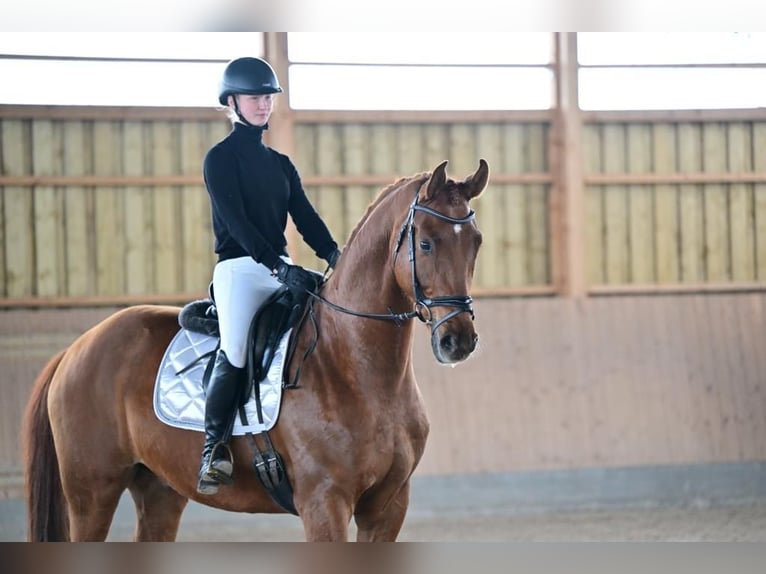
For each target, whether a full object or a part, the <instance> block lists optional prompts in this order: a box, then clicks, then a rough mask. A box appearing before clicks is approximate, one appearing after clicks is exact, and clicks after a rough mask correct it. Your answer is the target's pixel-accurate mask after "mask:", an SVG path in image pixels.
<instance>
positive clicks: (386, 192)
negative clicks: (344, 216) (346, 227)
mask: <svg viewBox="0 0 766 574" xmlns="http://www.w3.org/2000/svg"><path fill="white" fill-rule="evenodd" d="M430 176H431V173H430V172H422V173H417V174H415V175H410V176H407V177H400V178H399V179H397V180H396V181H395V182H394V183H390V184H388V185H387V186H386V187H384V188H383V189H382V190H381V191H380V193H378V195H377V196H376V197H375V199H373V200H372V201H371V202H370V205H368V206H367V209H366V210H365V212H364V215H363V216H362V218H361V219H360V220H359V222H358V223H357V224H356V227H354V229H353V230H352V231H351V234H350V235H349V236H348V241H346V245H350V244H351V242H352V241H353V240H354V238H355V237H356V235H357V233H358V232H359V230H360V229H361V228H362V226H363V225H364V223H365V222H366V221H367V219H369V217H370V214H371V213H372V212H373V211H374V210H375V208H376V207H378V205H380V204H381V203H382V202H383V201H384V200H385V199H386V198H387V197H389V196H390V195H393V193H394V191H396V190H398V189H401V188H403V187H405V186H406V184H408V183H410V182H412V181H415V180H420V179H422V180H425V179H426V178H428V177H430Z"/></svg>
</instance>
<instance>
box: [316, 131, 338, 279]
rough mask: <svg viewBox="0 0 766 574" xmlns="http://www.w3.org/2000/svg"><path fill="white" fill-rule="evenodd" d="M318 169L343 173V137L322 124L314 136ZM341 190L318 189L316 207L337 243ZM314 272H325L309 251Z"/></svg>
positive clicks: (327, 187) (333, 187)
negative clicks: (315, 138) (315, 270)
mask: <svg viewBox="0 0 766 574" xmlns="http://www.w3.org/2000/svg"><path fill="white" fill-rule="evenodd" d="M317 147H318V149H317V167H318V169H319V173H320V174H337V173H343V134H342V132H341V130H340V126H337V125H330V124H324V125H320V126H319V131H318V134H317ZM344 195H345V193H344V188H343V187H341V186H338V185H325V186H321V187H320V188H319V192H318V197H317V203H316V205H315V207H316V209H317V211H318V212H319V215H320V216H321V217H322V219H324V221H325V223H326V224H327V227H328V228H329V229H330V232H331V233H332V234H333V237H335V238H336V241H339V242H342V241H343V237H344V234H343V229H344V221H343V213H344V211H345V207H344V203H345V198H344ZM311 257H312V263H311V267H313V268H314V269H317V270H319V269H322V270H323V269H324V268H325V267H326V266H327V263H326V262H325V261H322V260H321V259H319V258H317V257H316V255H315V254H314V252H313V249H311Z"/></svg>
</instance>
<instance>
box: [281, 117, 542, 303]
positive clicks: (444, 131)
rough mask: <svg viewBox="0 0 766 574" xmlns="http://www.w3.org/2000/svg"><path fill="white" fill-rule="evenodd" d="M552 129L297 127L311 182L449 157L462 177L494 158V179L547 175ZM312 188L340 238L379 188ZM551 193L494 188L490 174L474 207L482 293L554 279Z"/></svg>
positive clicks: (391, 171) (524, 186)
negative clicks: (479, 242) (481, 237)
mask: <svg viewBox="0 0 766 574" xmlns="http://www.w3.org/2000/svg"><path fill="white" fill-rule="evenodd" d="M547 130H548V127H547V126H546V125H545V124H541V123H495V124H475V123H455V124H447V123H442V124H399V125H397V124H391V123H370V124H353V123H352V124H346V125H333V124H302V125H299V126H297V129H296V152H297V153H296V162H297V164H298V167H299V169H300V171H301V174H302V175H303V177H304V179H305V180H306V181H307V182H311V181H312V179H314V177H315V176H318V177H321V176H336V175H346V176H364V175H368V174H369V175H373V176H376V175H378V176H383V177H386V178H388V179H390V180H391V181H393V180H394V179H395V178H396V177H398V176H396V175H395V174H400V176H405V175H412V174H415V173H418V172H422V171H430V170H432V169H434V168H435V167H436V166H437V165H438V164H439V163H441V162H442V161H444V160H445V159H448V160H449V162H450V163H449V165H448V167H447V171H448V174H449V175H451V176H452V177H453V178H455V179H462V178H464V177H466V176H467V175H470V174H472V173H474V172H475V171H476V169H477V168H478V160H479V158H484V159H486V160H487V161H488V163H489V165H490V170H491V171H492V173H493V174H503V175H506V176H510V177H514V176H523V175H524V174H545V173H546V172H548V139H547ZM498 179H501V181H502V178H498ZM307 187H308V192H309V196H310V197H311V199H312V201H313V202H314V204H315V205H316V206H317V209H318V210H319V211H320V212H321V213H322V214H324V215H325V216H326V218H327V221H328V225H329V226H330V227H331V229H332V230H333V231H334V233H335V234H336V236H337V237H338V238H341V241H343V240H345V238H347V237H348V235H349V233H350V232H351V230H352V229H353V228H354V226H355V225H356V223H357V221H359V219H360V218H361V216H362V214H363V213H364V210H365V209H366V207H367V205H368V204H369V203H370V201H371V200H372V198H373V197H374V196H375V195H376V194H377V193H378V191H379V190H380V186H369V185H368V186H364V185H349V186H342V185H309V186H307ZM549 188H550V185H547V184H544V183H502V182H501V183H492V177H490V186H489V187H488V189H487V190H486V192H485V193H484V194H483V195H482V196H481V197H480V198H479V199H478V200H476V202H475V206H474V207H475V209H476V212H477V217H478V221H479V222H480V227H481V229H482V233H483V235H484V243H483V246H482V250H483V252H482V256H481V258H480V259H479V262H478V264H477V269H476V280H475V285H476V286H477V287H478V288H484V287H486V288H496V287H507V286H522V285H547V284H548V283H549V282H550V269H549V233H548V231H549V226H548V190H549ZM296 247H297V249H296V251H297V253H298V257H299V259H300V260H301V261H308V262H310V263H309V264H311V265H315V266H316V267H317V268H321V262H320V261H318V260H315V259H314V258H313V256H312V254H311V252H310V250H309V249H308V248H307V247H306V246H305V245H301V244H300V243H297V244H296Z"/></svg>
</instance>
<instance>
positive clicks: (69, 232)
mask: <svg viewBox="0 0 766 574" xmlns="http://www.w3.org/2000/svg"><path fill="white" fill-rule="evenodd" d="M62 129H63V132H64V134H63V138H64V166H63V171H64V173H65V174H66V175H74V176H80V175H83V174H85V173H86V171H87V165H86V156H87V155H88V153H87V152H88V151H89V149H88V148H87V142H86V131H85V126H84V122H82V121H65V122H62ZM64 213H65V217H64V220H65V223H64V232H65V237H64V244H65V248H66V257H65V261H66V294H67V295H71V296H75V297H82V296H85V295H92V294H93V293H94V292H95V286H96V285H95V272H94V269H95V266H94V265H93V263H94V257H95V245H93V243H92V242H91V240H90V239H91V236H92V233H93V219H92V217H93V191H92V190H88V189H85V188H83V187H81V186H74V187H68V188H67V189H66V191H65V192H64Z"/></svg>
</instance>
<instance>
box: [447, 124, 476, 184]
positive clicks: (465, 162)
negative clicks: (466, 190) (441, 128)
mask: <svg viewBox="0 0 766 574" xmlns="http://www.w3.org/2000/svg"><path fill="white" fill-rule="evenodd" d="M475 127H476V126H473V125H471V124H453V125H451V126H450V128H449V153H448V155H447V158H445V159H449V165H448V166H447V175H448V176H449V177H451V178H452V179H455V180H458V181H459V180H461V179H463V178H464V177H465V176H466V175H468V174H470V173H473V172H474V171H475V170H476V167H477V166H478V165H479V160H478V158H477V157H476V131H475Z"/></svg>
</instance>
